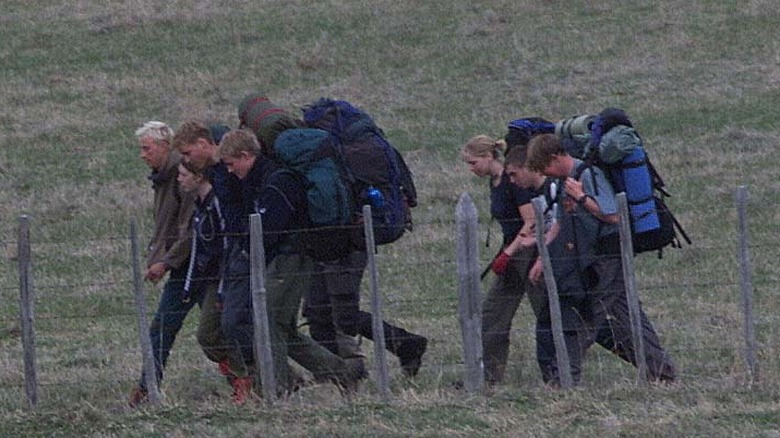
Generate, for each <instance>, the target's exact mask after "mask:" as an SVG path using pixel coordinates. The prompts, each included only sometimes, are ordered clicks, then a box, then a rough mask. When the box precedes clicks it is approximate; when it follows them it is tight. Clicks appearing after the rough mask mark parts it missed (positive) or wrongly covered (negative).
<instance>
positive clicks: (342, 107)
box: [303, 98, 417, 248]
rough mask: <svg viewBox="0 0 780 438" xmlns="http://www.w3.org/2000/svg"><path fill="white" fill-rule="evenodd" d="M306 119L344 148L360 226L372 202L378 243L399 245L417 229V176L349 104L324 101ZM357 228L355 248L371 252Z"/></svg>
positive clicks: (305, 114) (308, 109)
mask: <svg viewBox="0 0 780 438" xmlns="http://www.w3.org/2000/svg"><path fill="white" fill-rule="evenodd" d="M303 120H304V122H305V123H306V124H307V125H308V126H310V127H312V128H318V129H322V130H325V131H327V132H329V133H330V134H331V136H332V137H333V138H334V139H335V142H336V143H338V144H339V145H340V151H341V153H342V154H343V158H344V164H345V165H346V166H345V167H346V170H347V172H348V173H349V181H350V186H351V193H352V197H353V199H354V208H355V217H356V221H355V222H356V225H357V224H360V223H362V206H363V205H366V204H368V205H370V206H371V216H372V222H373V233H374V242H375V243H376V244H377V245H383V244H387V243H391V242H394V241H396V240H398V239H399V238H400V237H401V236H402V235H403V234H404V231H405V230H407V229H411V225H412V220H411V211H410V208H411V207H414V206H416V205H417V191H416V189H415V186H414V181H413V179H412V174H411V172H410V171H409V168H408V166H407V165H406V163H405V162H404V160H403V157H402V156H401V154H400V153H399V152H398V150H397V149H395V148H394V147H393V146H392V145H391V144H390V143H389V142H388V141H387V139H386V138H385V136H384V133H383V132H382V130H381V129H380V128H379V127H377V125H376V123H375V122H374V120H373V118H372V117H371V116H370V115H368V114H367V113H366V112H364V111H363V110H361V109H359V108H357V107H355V106H354V105H352V104H351V103H349V102H347V101H344V100H334V99H327V98H322V99H319V100H317V101H315V102H313V103H311V104H309V105H307V106H305V107H304V108H303ZM354 230H355V233H353V236H352V240H353V244H354V245H355V246H356V247H358V248H365V236H364V233H363V228H362V227H361V226H356V227H355V228H354Z"/></svg>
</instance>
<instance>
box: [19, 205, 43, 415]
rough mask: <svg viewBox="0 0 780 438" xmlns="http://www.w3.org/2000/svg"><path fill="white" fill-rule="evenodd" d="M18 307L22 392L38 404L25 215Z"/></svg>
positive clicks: (21, 220) (21, 231) (21, 227)
mask: <svg viewBox="0 0 780 438" xmlns="http://www.w3.org/2000/svg"><path fill="white" fill-rule="evenodd" d="M17 256H18V259H19V306H20V307H19V308H20V319H21V325H22V348H23V350H24V392H25V394H26V395H27V405H28V406H29V407H30V408H35V407H36V406H37V405H38V372H37V365H36V358H35V290H34V289H33V284H32V278H31V276H30V269H31V264H32V262H31V255H30V220H29V218H28V217H27V216H26V215H22V216H20V217H19V241H18V247H17Z"/></svg>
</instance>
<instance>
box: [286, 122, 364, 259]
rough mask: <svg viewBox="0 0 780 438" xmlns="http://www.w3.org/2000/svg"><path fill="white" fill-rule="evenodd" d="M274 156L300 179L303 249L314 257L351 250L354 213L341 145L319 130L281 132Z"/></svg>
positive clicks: (329, 257) (341, 255)
mask: <svg viewBox="0 0 780 438" xmlns="http://www.w3.org/2000/svg"><path fill="white" fill-rule="evenodd" d="M274 152H275V155H276V159H277V160H278V161H279V162H280V164H282V166H283V167H284V168H285V170H283V171H292V172H294V173H295V174H297V175H298V176H300V177H301V178H303V181H304V185H305V187H306V197H307V201H308V203H307V204H308V218H309V226H308V227H307V229H306V230H305V231H302V234H303V236H302V239H301V243H302V245H303V250H304V252H305V253H306V254H308V255H309V256H311V257H313V258H315V259H317V260H335V259H338V258H341V257H344V256H345V255H347V254H349V252H350V251H352V250H353V249H354V247H353V245H352V242H351V234H352V229H353V226H352V225H353V222H354V214H353V205H354V201H353V199H352V192H351V190H350V187H349V182H348V181H349V175H348V172H347V171H346V169H345V167H344V163H343V158H342V152H341V151H340V145H339V144H338V142H335V141H334V139H333V138H332V136H331V135H330V134H328V133H327V132H325V131H323V130H320V129H311V128H301V129H288V130H286V131H283V132H282V133H281V134H279V136H278V137H277V139H276V141H275V142H274Z"/></svg>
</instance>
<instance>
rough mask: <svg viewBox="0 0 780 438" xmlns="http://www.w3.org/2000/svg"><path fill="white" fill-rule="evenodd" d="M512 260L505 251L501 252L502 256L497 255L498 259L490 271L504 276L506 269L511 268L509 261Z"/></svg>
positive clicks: (491, 265) (492, 264) (494, 261)
mask: <svg viewBox="0 0 780 438" xmlns="http://www.w3.org/2000/svg"><path fill="white" fill-rule="evenodd" d="M511 259H512V256H510V255H509V254H507V253H506V252H505V251H501V254H499V255H497V256H496V258H495V259H493V263H491V264H490V269H492V270H493V272H495V273H496V275H504V272H506V268H507V267H508V266H509V260H511Z"/></svg>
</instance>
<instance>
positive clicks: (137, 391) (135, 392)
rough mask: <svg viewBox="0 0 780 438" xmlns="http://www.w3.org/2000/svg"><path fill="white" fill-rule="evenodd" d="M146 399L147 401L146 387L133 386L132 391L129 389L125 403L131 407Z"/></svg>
mask: <svg viewBox="0 0 780 438" xmlns="http://www.w3.org/2000/svg"><path fill="white" fill-rule="evenodd" d="M147 401H149V392H148V391H147V390H146V388H142V387H140V386H134V387H133V389H132V391H130V400H129V401H128V402H127V404H128V405H129V406H130V407H131V408H137V407H138V405H140V404H142V403H146V402H147Z"/></svg>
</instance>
